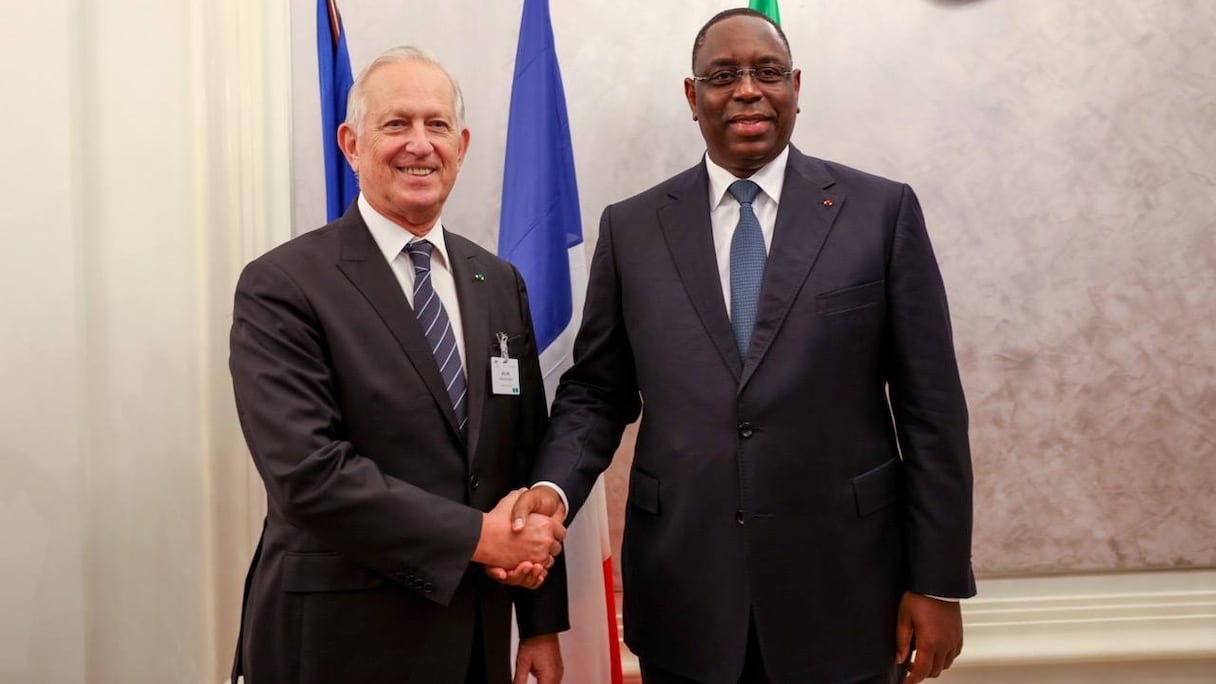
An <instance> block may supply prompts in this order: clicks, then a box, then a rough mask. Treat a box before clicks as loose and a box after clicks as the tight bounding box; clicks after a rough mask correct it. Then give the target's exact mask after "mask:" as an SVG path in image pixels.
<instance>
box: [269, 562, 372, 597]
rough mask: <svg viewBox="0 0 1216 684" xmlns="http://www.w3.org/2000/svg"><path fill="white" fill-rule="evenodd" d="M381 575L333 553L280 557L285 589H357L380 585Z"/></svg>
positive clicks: (300, 590) (313, 590)
mask: <svg viewBox="0 0 1216 684" xmlns="http://www.w3.org/2000/svg"><path fill="white" fill-rule="evenodd" d="M386 581H387V580H386V579H385V578H384V577H381V576H380V575H378V574H376V573H374V572H372V571H371V570H368V569H366V568H364V567H362V566H360V565H356V564H355V563H352V562H350V561H348V560H346V559H345V558H343V557H342V556H339V555H338V554H336V553H325V554H320V553H288V554H286V555H284V556H283V590H284V591H288V592H301V593H307V592H320V591H359V590H362V589H371V588H373V587H378V586H381V585H383V584H384V583H385V582H386Z"/></svg>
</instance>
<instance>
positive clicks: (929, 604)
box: [895, 591, 963, 684]
mask: <svg viewBox="0 0 1216 684" xmlns="http://www.w3.org/2000/svg"><path fill="white" fill-rule="evenodd" d="M913 639H915V644H916V659H915V661H914V662H913V663H912V665H911V666H910V667H909V668H908V677H907V679H905V680H904V681H905V682H906V683H907V684H918V683H919V682H922V681H924V680H925V678H926V677H928V678H932V677H936V676H938V675H940V674H941V673H942V670H946V669H949V667H950V666H951V665H952V664H954V659H955V658H957V657H958V654H959V653H962V651H963V613H962V609H961V608H960V607H959V604H958V602H957V601H942V600H940V599H935V598H931V597H929V596H925V595H923V594H915V593H912V592H910V591H907V592H904V597H903V600H901V601H900V602H899V620H898V622H897V623H896V626H895V662H896V663H906V662H907V661H908V657H909V656H910V655H911V654H910V653H909V651H910V649H911V648H912V644H913Z"/></svg>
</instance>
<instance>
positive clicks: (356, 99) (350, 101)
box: [346, 45, 464, 135]
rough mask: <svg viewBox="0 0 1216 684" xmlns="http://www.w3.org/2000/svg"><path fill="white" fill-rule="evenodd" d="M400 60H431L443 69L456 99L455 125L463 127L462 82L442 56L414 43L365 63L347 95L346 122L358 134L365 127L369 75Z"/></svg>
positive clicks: (393, 49) (396, 48)
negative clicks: (441, 62)
mask: <svg viewBox="0 0 1216 684" xmlns="http://www.w3.org/2000/svg"><path fill="white" fill-rule="evenodd" d="M398 62H421V63H423V64H431V65H434V66H435V67H438V68H439V70H440V71H442V72H443V75H444V76H447V77H448V82H449V83H451V84H452V99H453V100H454V102H453V104H454V105H455V109H456V127H457V128H463V127H464V95H463V94H462V93H461V92H460V84H459V83H457V82H456V79H455V78H454V77H453V76H452V74H451V72H449V71H448V70H447V69H446V68H444V66H443V65H442V64H440V63H439V59H438V58H436V57H435V55H433V54H431V53H430V52H428V51H427V50H424V49H422V48H420V47H414V46H413V45H399V46H397V47H394V48H389V49H387V50H385V51H384V52H381V53H380V55H379V56H378V57H376V58H375V59H373V60H372V62H371V64H368V65H367V66H365V67H363V71H360V72H359V76H358V78H356V79H355V83H354V85H352V86H351V87H350V94H349V95H348V96H347V98H346V125H347V126H350V127H351V128H353V129H354V130H355V134H356V135H357V134H359V133H360V132H361V131H362V128H363V117H364V116H366V115H367V95H366V94H365V93H364V92H363V90H364V88H365V87H366V84H367V77H368V76H370V75H371V73H372V72H373V71H375V70H376V69H378V68H380V67H382V66H385V65H387V64H396V63H398Z"/></svg>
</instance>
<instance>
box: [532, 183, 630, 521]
mask: <svg viewBox="0 0 1216 684" xmlns="http://www.w3.org/2000/svg"><path fill="white" fill-rule="evenodd" d="M640 411H641V398H640V396H639V395H638V385H637V375H636V372H635V368H634V361H633V352H632V350H631V348H630V345H629V337H628V334H627V332H626V329H625V320H624V317H623V311H622V308H621V289H620V281H619V271H618V270H617V255H616V253H615V250H614V249H613V239H612V207H611V206H609V207H608V208H606V209H604V214H603V216H602V217H601V219H600V235H599V240H598V241H597V242H596V246H595V255H594V256H593V257H592V261H591V272H590V275H589V277H588V283H587V298H586V301H585V303H584V305H583V321H582V325H581V326H580V327H579V331H578V336H577V337H576V338H575V342H574V365H573V366H572V367H571V368H570V369H569V370H568V371H566V372H565V374H563V375H562V379H561V383H560V384H559V385H558V388H557V395H556V397H555V398H554V400H553V410H552V416H551V417H550V421H549V429H548V431H546V433H545V438H544V440H543V441H542V443H541V449H540V454H539V456H538V463H537V469H536V471H535V472H534V473H533V475H534V477H533V480H534V481H537V480H548V481H551V482H554V483H556V484H557V485H558V486H560V487H561V488H562V490H563V491H564V492H565V494H566V496H567V498H568V499H569V501H570V511H569V515H568V517H567V524H569V522H570V521H572V520H573V519H574V517H575V515H576V514H577V513H578V511H579V509H580V508H582V505H583V502H584V501H586V499H587V496H588V495H589V494H590V492H591V488H592V487H593V486H594V485H595V480H596V478H598V477H599V475H600V473H602V472H603V471H604V470H605V469H606V468H607V467H608V465H609V464H610V463H611V462H612V455H613V454H614V453H615V452H616V448H617V446H618V445H619V444H620V442H621V433H622V432H624V430H625V426H626V425H628V424H629V423H631V422H633V421H634V420H636V419H637V417H638V414H639V412H640Z"/></svg>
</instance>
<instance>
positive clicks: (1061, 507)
mask: <svg viewBox="0 0 1216 684" xmlns="http://www.w3.org/2000/svg"><path fill="white" fill-rule="evenodd" d="M731 4H732V3H725V5H724V4H723V3H721V2H716V1H709V0H704V1H701V2H682V3H653V2H636V3H632V4H631V3H621V2H618V1H613V2H609V1H607V0H599V1H595V0H589V1H581V2H577V3H575V2H561V1H554V2H552V3H551V5H552V16H553V23H554V32H555V36H556V41H557V49H558V56H559V59H560V60H561V65H562V69H563V76H564V82H565V90H566V98H567V101H568V103H569V109H570V120H571V128H572V134H573V144H574V151H575V160H576V166H577V169H578V174H579V176H578V180H579V187H580V195H581V202H582V210H583V227H584V232H585V235H586V237H587V241H588V243H589V244H593V243H594V240H595V235H596V231H597V228H598V218H599V212H600V211H601V210H602V208H603V207H604V205H605V204H607V203H608V202H612V201H615V200H618V199H621V198H623V197H625V196H628V195H630V194H632V193H634V192H637V191H639V190H641V189H643V188H645V187H647V186H648V185H650V184H653V183H654V182H657V181H658V180H660V179H662V178H664V177H666V176H667V175H669V174H671V173H673V172H675V171H677V170H679V169H682V168H685V167H687V166H689V165H691V164H692V163H694V162H695V161H696V159H697V157H698V155H699V154H700V153H701V151H702V150H703V149H704V148H703V145H702V143H701V140H700V137H699V134H698V133H697V129H696V127H695V124H694V123H693V122H692V120H691V117H690V116H689V114H688V111H687V105H686V104H685V102H684V101H683V93H682V78H683V77H684V76H685V75H687V72H688V68H689V67H688V59H689V51H690V45H691V41H692V37H693V35H694V34H695V32H696V30H697V28H699V26H700V24H701V23H702V22H703V21H704V20H705V19H706V18H708V17H709V16H710V15H712V14H713V13H714V12H716V11H718V10H719V9H722V7H724V6H729V5H731ZM738 4H743V3H742V2H740V3H738ZM780 4H781V14H782V18H783V22H784V24H783V25H784V28H785V31H786V33H787V34H788V36H789V39H790V43H791V46H792V49H793V53H794V59H795V63H796V65H797V66H799V67H801V68H802V70H803V77H802V78H803V80H802V85H803V87H802V97H801V105H802V113H801V115H800V117H799V121H798V125H797V128H796V130H795V134H794V142H795V144H797V145H799V146H800V147H801V148H802V149H803V150H804V151H807V152H809V153H811V154H814V155H817V156H822V157H827V158H832V159H836V160H838V161H842V162H845V163H848V164H851V165H855V166H858V167H860V168H863V169H866V170H869V171H873V172H875V173H879V174H882V175H887V176H890V177H894V178H898V179H901V180H905V181H907V182H909V183H910V184H912V186H913V187H914V188H915V189H916V190H917V192H918V194H919V195H920V198H921V200H922V203H923V205H924V209H925V213H926V215H927V217H928V221H929V228H930V233H931V235H932V237H933V240H934V243H935V246H936V249H937V252H938V258H939V261H940V262H941V265H942V270H943V272H944V275H945V278H946V284H947V287H948V289H949V294H950V301H951V305H952V314H953V319H954V324H955V338H956V344H957V347H958V352H959V357H960V364H961V368H962V374H963V381H964V385H965V387H966V389H967V392H968V399H969V404H970V406H971V413H972V443H973V449H974V460H975V467H976V493H977V502H978V505H977V508H976V540H975V565H976V568H977V570H978V571H979V572H980V573H981V574H982V575H990V576H991V575H1011V574H1024V573H1042V572H1051V573H1059V572H1076V571H1091V570H1116V569H1119V570H1125V569H1141V568H1171V567H1195V566H1201V567H1210V566H1213V565H1216V544H1212V543H1211V540H1212V539H1216V506H1212V505H1210V503H1209V501H1208V500H1209V499H1210V493H1211V492H1212V491H1216V467H1212V465H1211V464H1212V463H1213V462H1216V441H1214V440H1213V439H1212V437H1211V435H1212V434H1216V394H1214V392H1213V382H1212V378H1213V377H1214V376H1216V352H1214V351H1213V350H1216V326H1213V325H1212V324H1211V323H1210V321H1213V320H1216V297H1212V296H1210V293H1211V292H1212V291H1216V268H1214V266H1216V244H1214V240H1216V218H1214V217H1216V187H1214V185H1216V118H1214V116H1213V112H1214V111H1216V87H1214V86H1213V84H1214V83H1216V43H1214V42H1213V41H1212V40H1211V30H1212V27H1213V26H1216V4H1213V3H1199V2H1184V1H1181V0H1053V1H1052V2H1011V1H1009V0H977V1H974V2H966V3H960V2H929V1H927V0H906V1H904V2H891V0H851V1H850V2H810V1H809V0H804V1H791V0H785V1H784V2H781V3H780ZM519 5H520V3H518V2H511V3H487V4H481V3H474V2H472V1H471V0H468V1H453V2H446V3H440V4H438V5H429V6H428V8H427V10H426V11H425V12H423V11H419V9H418V8H417V7H415V6H413V5H412V4H411V3H384V2H382V1H381V0H344V1H343V2H342V8H343V12H344V16H345V19H346V25H347V28H348V33H349V35H350V42H351V46H352V47H351V54H352V61H353V62H354V63H355V64H356V69H357V68H358V67H359V65H361V64H363V63H365V62H366V61H367V60H368V59H370V58H371V56H373V55H374V54H375V53H376V52H377V51H379V50H380V49H383V48H384V47H387V46H388V45H391V44H395V43H402V42H418V43H420V44H423V45H426V46H429V47H430V48H431V49H433V50H434V51H436V52H437V53H438V54H439V56H440V58H441V59H443V60H444V61H445V62H446V63H447V64H448V65H449V66H450V67H451V68H452V70H453V71H454V72H455V74H456V75H457V77H458V78H459V79H460V80H461V82H462V85H463V86H464V91H465V95H466V99H467V103H468V111H469V115H468V121H469V126H470V128H471V129H472V132H473V141H472V147H471V149H470V153H469V158H468V161H467V162H466V164H465V168H464V170H463V171H462V175H461V181H460V184H459V185H458V186H457V188H456V191H455V192H454V193H453V195H452V199H451V202H450V203H449V208H450V210H449V211H447V212H445V219H446V220H448V221H449V223H450V225H452V226H454V227H455V228H456V229H457V230H459V231H461V232H464V233H465V234H467V235H469V236H470V237H473V238H474V239H476V240H478V241H479V242H481V243H482V244H484V245H486V246H487V247H490V248H493V247H494V244H495V240H496V237H495V236H496V226H497V220H498V202H497V199H498V197H499V196H500V194H501V182H500V178H499V176H500V174H501V169H502V159H503V150H504V145H505V134H506V115H507V104H508V101H509V97H510V81H511V65H512V63H513V60H514V51H515V41H516V34H515V30H516V27H517V26H518V22H519ZM474 6H476V7H477V10H476V11H475V12H473V11H471V8H472V7H474ZM293 22H294V28H293V35H294V36H296V37H297V38H298V39H300V40H298V41H297V43H296V44H295V47H294V51H295V52H294V55H293V57H294V58H293V64H294V68H295V70H296V71H295V74H294V78H295V79H296V80H297V82H299V83H303V84H304V86H305V87H304V88H302V89H300V90H298V91H297V92H296V100H295V114H296V119H295V122H296V126H295V135H294V143H293V144H294V149H295V158H296V164H295V165H294V167H293V171H294V173H295V180H294V184H295V187H297V188H303V189H304V190H303V191H302V192H298V193H297V194H296V200H295V212H296V218H297V227H299V228H302V229H303V228H307V227H311V226H314V225H317V223H318V221H320V217H319V216H320V215H319V212H320V208H319V205H318V204H317V202H316V198H317V196H318V195H317V190H316V189H317V188H318V187H320V185H319V184H320V177H319V174H318V172H317V169H319V168H320V165H319V162H313V161H310V160H315V159H317V156H316V155H317V154H318V152H317V149H316V143H315V141H316V136H317V135H319V133H317V129H316V126H318V125H319V124H317V122H316V116H317V114H316V109H315V100H313V99H312V98H313V97H315V96H314V95H313V94H312V90H311V87H312V86H311V84H312V83H314V82H315V78H316V77H315V65H313V61H314V60H315V58H314V57H313V56H312V52H311V50H312V47H311V42H308V41H311V38H310V36H311V35H312V34H311V33H310V32H311V31H312V30H313V28H312V15H311V11H310V12H300V13H297V14H295V15H293ZM471 43H472V44H476V46H477V49H475V50H469V49H467V46H468V45H469V44H471ZM310 69H311V71H310ZM588 254H590V250H588ZM614 471H618V472H619V471H621V468H620V467H619V466H616V467H614ZM620 488H621V485H620V484H619V483H618V484H612V483H611V482H610V486H609V490H610V491H614V490H616V491H619V490H620Z"/></svg>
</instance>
